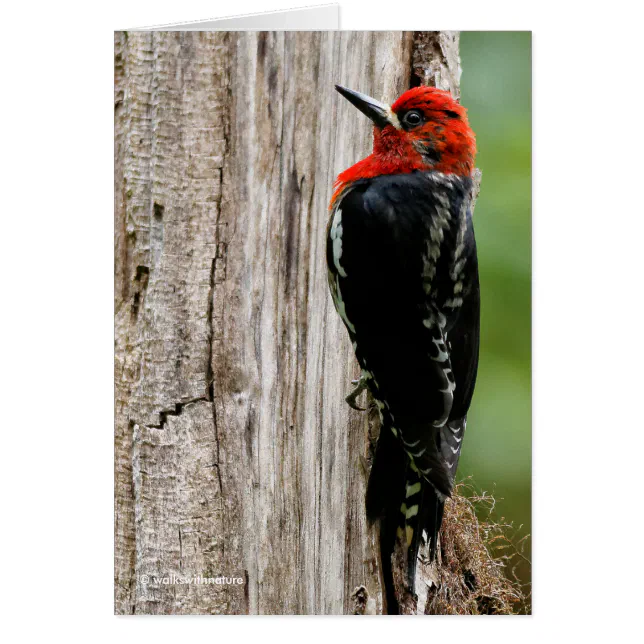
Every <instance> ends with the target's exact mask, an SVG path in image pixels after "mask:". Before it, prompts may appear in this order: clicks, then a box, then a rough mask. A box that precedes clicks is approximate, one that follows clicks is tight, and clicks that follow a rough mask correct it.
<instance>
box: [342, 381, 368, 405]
mask: <svg viewBox="0 0 644 644" xmlns="http://www.w3.org/2000/svg"><path fill="white" fill-rule="evenodd" d="M351 384H352V385H355V389H354V390H353V391H352V392H351V393H350V394H349V395H348V396H347V397H346V398H345V400H346V401H347V404H348V405H349V407H351V409H355V410H356V411H366V409H365V408H364V407H359V406H358V405H357V404H356V399H357V398H358V396H359V395H360V394H361V393H362V392H363V391H364V390H365V389H366V388H367V379H366V378H365V377H364V376H360V378H359V379H358V380H352V381H351Z"/></svg>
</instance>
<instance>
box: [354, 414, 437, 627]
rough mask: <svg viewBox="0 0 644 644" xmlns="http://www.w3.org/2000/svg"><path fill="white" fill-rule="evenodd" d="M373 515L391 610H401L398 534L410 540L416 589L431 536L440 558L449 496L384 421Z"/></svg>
mask: <svg viewBox="0 0 644 644" xmlns="http://www.w3.org/2000/svg"><path fill="white" fill-rule="evenodd" d="M366 509H367V518H368V519H369V520H370V521H375V520H376V519H380V550H381V558H382V570H383V582H384V585H385V591H386V598H387V609H388V613H389V614H390V615H391V614H396V613H397V612H398V602H397V599H396V596H395V592H394V583H393V572H392V568H391V556H392V554H393V552H394V548H395V544H396V537H397V536H400V537H401V538H402V541H403V543H406V544H407V548H408V552H407V565H408V570H407V574H408V584H409V588H410V590H411V592H414V581H415V576H416V564H417V560H418V551H419V549H420V548H421V546H422V545H424V543H426V542H427V540H429V557H430V561H433V560H434V559H435V558H436V551H437V543H438V532H439V530H440V527H441V523H442V519H443V501H442V500H441V498H440V497H439V495H438V494H437V493H436V491H435V490H434V487H433V485H432V484H431V483H429V482H428V481H426V480H425V479H424V478H422V477H421V476H420V474H419V473H418V470H416V469H415V468H414V466H413V465H412V464H411V462H410V459H409V457H408V456H407V454H406V453H405V452H404V450H403V449H402V447H401V445H400V442H399V441H398V440H397V439H396V438H395V437H394V435H393V433H392V432H391V429H390V428H388V427H386V426H385V425H383V426H382V428H381V432H380V437H379V439H378V444H377V447H376V453H375V456H374V461H373V465H372V467H371V472H370V475H369V483H368V486H367V497H366Z"/></svg>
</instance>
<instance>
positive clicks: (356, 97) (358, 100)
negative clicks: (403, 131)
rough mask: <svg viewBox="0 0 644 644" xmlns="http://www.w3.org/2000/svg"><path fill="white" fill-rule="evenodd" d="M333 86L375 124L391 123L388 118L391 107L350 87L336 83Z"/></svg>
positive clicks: (383, 125) (380, 126)
mask: <svg viewBox="0 0 644 644" xmlns="http://www.w3.org/2000/svg"><path fill="white" fill-rule="evenodd" d="M335 88H336V89H337V90H338V92H340V94H342V96H344V98H346V99H347V101H349V103H351V104H352V105H355V106H356V107H357V108H358V109H359V110H360V111H361V112H362V113H363V114H364V115H365V116H368V117H369V118H370V119H371V120H372V121H373V122H374V124H375V125H376V126H378V127H379V128H383V127H385V126H386V125H393V123H392V122H391V120H390V116H391V108H390V107H389V105H385V103H381V102H380V101H377V100H376V99H375V98H371V96H367V95H366V94H361V93H360V92H356V91H354V90H352V89H347V88H346V87H342V85H336V86H335Z"/></svg>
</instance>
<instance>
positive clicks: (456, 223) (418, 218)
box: [326, 85, 480, 614]
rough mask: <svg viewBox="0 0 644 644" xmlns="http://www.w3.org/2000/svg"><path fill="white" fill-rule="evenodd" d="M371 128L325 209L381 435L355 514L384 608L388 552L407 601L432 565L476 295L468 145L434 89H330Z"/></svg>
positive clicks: (341, 310)
mask: <svg viewBox="0 0 644 644" xmlns="http://www.w3.org/2000/svg"><path fill="white" fill-rule="evenodd" d="M335 88H336V90H337V91H338V92H339V93H340V94H341V95H342V96H343V97H344V98H345V99H347V100H348V101H349V102H350V103H351V104H352V105H353V106H355V107H356V108H357V109H358V110H360V111H361V112H362V113H363V114H364V115H366V116H367V117H368V118H369V119H370V120H371V121H372V123H373V152H372V153H371V154H370V155H369V156H367V157H366V158H364V159H362V160H361V161H358V162H357V163H356V164H355V165H353V166H351V167H350V168H348V169H347V170H345V171H344V172H342V173H341V174H339V175H338V177H337V179H336V182H335V184H334V188H333V195H332V198H331V201H330V204H329V219H328V224H327V229H326V261H327V268H328V281H329V287H330V293H331V297H332V299H333V303H334V306H335V309H336V311H337V313H338V314H339V315H340V318H341V319H342V321H343V323H344V326H345V327H346V329H347V331H348V334H349V339H350V341H351V343H352V346H353V350H354V352H355V355H356V358H357V361H358V363H359V366H360V370H361V375H360V378H359V380H356V381H353V384H354V385H356V387H355V389H354V390H353V391H352V392H351V393H350V394H349V395H348V396H347V399H346V400H347V402H348V403H349V405H351V407H354V408H356V409H360V408H359V407H358V405H357V404H356V399H357V396H358V395H359V394H360V393H361V392H362V391H364V390H365V389H368V390H369V392H370V394H371V397H372V399H373V403H372V404H374V405H375V406H377V409H378V413H379V415H380V421H381V429H380V434H379V437H378V441H377V444H376V446H375V453H374V456H373V461H372V465H371V471H370V473H369V480H368V483H367V491H366V500H365V504H366V514H367V517H368V519H369V521H371V522H375V521H379V525H380V550H381V552H380V555H381V559H382V567H383V568H382V569H383V578H384V582H385V590H386V595H385V596H386V602H387V611H388V612H389V613H390V614H395V613H396V612H398V610H399V602H398V598H397V596H396V593H395V591H394V585H393V572H392V559H391V556H392V553H393V552H394V548H395V543H396V540H397V539H398V540H399V541H400V542H401V543H402V544H403V548H405V547H406V548H407V554H406V559H407V571H406V573H407V574H406V582H407V586H408V589H409V591H410V592H411V593H412V595H413V594H414V593H415V577H416V567H417V561H418V553H419V549H420V548H421V546H423V547H424V548H425V550H423V552H428V553H429V560H430V562H431V561H434V560H435V559H436V557H437V551H438V545H439V542H438V535H439V531H440V528H441V523H442V520H443V510H444V504H445V501H446V499H447V498H448V497H449V496H450V495H451V494H452V492H453V489H454V484H455V476H456V469H457V466H458V461H459V457H460V453H461V448H462V446H463V437H464V434H465V427H466V422H467V414H468V411H469V408H470V404H471V401H472V396H473V392H474V386H475V383H476V374H477V369H478V360H479V336H480V288H479V276H478V259H477V252H476V242H475V238H474V228H473V223H472V212H471V210H472V198H473V197H472V188H473V172H474V169H475V157H476V138H475V135H474V132H473V131H472V129H471V127H470V125H469V122H468V118H467V111H466V109H465V108H464V107H463V106H462V105H461V104H460V103H459V102H458V101H457V100H456V99H455V98H454V97H453V96H452V95H451V94H450V93H449V92H448V91H444V90H441V89H438V88H435V87H429V86H423V85H421V86H417V87H413V88H412V89H409V90H407V91H405V92H404V93H403V94H402V95H401V96H400V97H399V98H398V99H397V100H396V101H395V102H394V103H393V104H391V105H388V104H386V103H383V102H380V101H378V100H376V99H374V98H371V97H370V96H367V95H366V94H363V93H361V92H358V91H355V90H351V89H347V88H345V87H343V86H341V85H336V86H335Z"/></svg>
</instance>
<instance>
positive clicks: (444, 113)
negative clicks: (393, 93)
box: [334, 85, 476, 197]
mask: <svg viewBox="0 0 644 644" xmlns="http://www.w3.org/2000/svg"><path fill="white" fill-rule="evenodd" d="M336 89H337V90H338V92H340V94H342V96H344V97H345V98H346V99H347V100H348V101H349V102H351V103H352V104H353V105H355V106H356V107H357V108H358V109H359V110H360V111H361V112H363V113H364V114H366V115H367V116H368V117H369V118H370V119H371V120H372V121H373V122H374V130H373V153H372V154H371V155H369V156H368V157H367V158H366V159H363V160H362V161H359V162H358V163H357V164H356V165H354V166H352V167H351V168H349V169H348V170H345V171H344V172H343V173H342V174H340V176H339V177H338V179H337V183H336V191H335V195H334V197H335V196H336V195H337V194H339V192H341V191H342V189H343V187H344V186H346V185H347V184H348V183H351V182H353V181H356V180H358V179H364V178H371V177H375V176H379V175H383V174H403V173H407V172H413V171H414V170H425V171H431V170H433V171H436V172H443V173H445V174H458V175H462V176H470V175H471V174H472V171H473V170H474V158H475V156H476V140H475V137H474V132H472V130H471V128H470V126H469V123H468V121H467V110H466V109H465V108H464V107H463V106H462V105H460V104H459V103H458V102H457V101H456V100H455V99H454V98H453V97H452V95H451V94H450V93H449V92H446V91H443V90H440V89H436V88H434V87H425V86H421V87H414V88H413V89H410V90H408V91H406V92H405V93H404V94H403V95H402V96H401V97H400V98H399V99H398V100H397V101H396V102H395V103H393V105H391V106H389V105H386V104H384V103H381V102H379V101H376V100H375V99H373V98H371V97H369V96H366V95H365V94H361V93H360V92H354V91H353V90H349V89H346V88H344V87H341V86H339V85H336Z"/></svg>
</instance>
